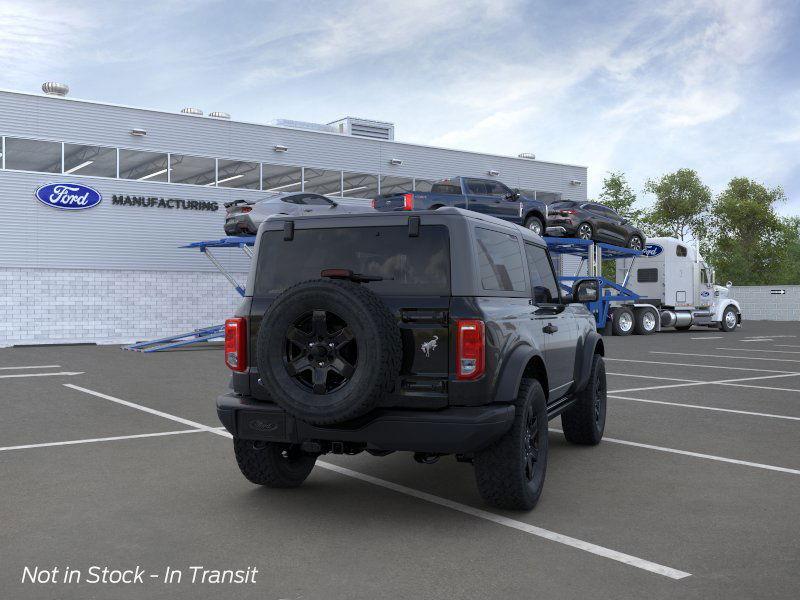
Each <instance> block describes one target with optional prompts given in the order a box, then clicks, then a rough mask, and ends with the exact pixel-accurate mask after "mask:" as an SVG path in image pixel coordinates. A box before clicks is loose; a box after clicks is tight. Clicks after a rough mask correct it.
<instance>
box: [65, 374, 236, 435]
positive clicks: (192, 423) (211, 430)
mask: <svg viewBox="0 0 800 600" xmlns="http://www.w3.org/2000/svg"><path fill="white" fill-rule="evenodd" d="M63 385H64V387H68V388H70V389H73V390H77V391H79V392H83V393H84V394H90V395H92V396H97V397H98V398H103V400H108V401H110V402H116V403H117V404H122V405H123V406H128V407H130V408H135V409H137V410H141V411H143V412H146V413H150V414H151V415H156V416H158V417H163V418H165V419H170V420H171V421H175V422H176V423H182V424H183V425H188V426H189V427H196V428H197V429H202V430H203V431H208V432H209V433H216V434H219V433H220V431H219V429H217V428H215V427H209V426H208V425H203V424H202V423H198V422H197V421H190V420H189V419H184V418H183V417H178V416H175V415H171V414H169V413H165V412H161V411H160V410H156V409H155V408H150V407H149V406H142V405H141V404H136V403H135V402H128V401H127V400H122V399H120V398H115V397H114V396H109V395H108V394H101V393H100V392H95V391H94V390H90V389H87V388H83V387H80V386H78V385H73V384H71V383H65V384H63ZM226 433H227V432H226Z"/></svg>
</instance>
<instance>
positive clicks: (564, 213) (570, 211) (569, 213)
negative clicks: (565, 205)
mask: <svg viewBox="0 0 800 600" xmlns="http://www.w3.org/2000/svg"><path fill="white" fill-rule="evenodd" d="M577 212H578V211H577V210H572V209H570V210H562V211H561V214H562V215H564V216H565V217H566V216H569V215H574V214H575V213H577Z"/></svg>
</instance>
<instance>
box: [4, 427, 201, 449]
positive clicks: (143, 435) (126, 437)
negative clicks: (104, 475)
mask: <svg viewBox="0 0 800 600" xmlns="http://www.w3.org/2000/svg"><path fill="white" fill-rule="evenodd" d="M203 432H204V430H203V429H196V428H195V429H181V430H180V431H160V432H158V433H139V434H136V435H117V436H114V437H104V438H89V439H85V440H68V441H66V442H45V443H44V444H25V445H24V446H5V447H2V448H0V452H7V451H9V450H26V449H28V448H47V447H49V446H72V445H74V444H93V443H95V442H116V441H117V440H135V439H138V438H150V437H160V436H164V435H181V434H183V433H203Z"/></svg>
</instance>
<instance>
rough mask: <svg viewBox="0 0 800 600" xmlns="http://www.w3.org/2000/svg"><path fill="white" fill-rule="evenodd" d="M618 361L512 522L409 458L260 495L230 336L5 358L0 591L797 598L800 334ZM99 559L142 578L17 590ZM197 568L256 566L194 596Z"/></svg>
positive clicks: (620, 347)
mask: <svg viewBox="0 0 800 600" xmlns="http://www.w3.org/2000/svg"><path fill="white" fill-rule="evenodd" d="M606 354H607V371H608V373H609V394H610V398H609V407H608V420H607V425H606V439H605V440H604V441H603V443H602V444H601V445H600V446H598V447H595V448H583V447H575V446H571V445H569V444H567V443H566V442H565V441H564V439H563V437H562V435H561V434H560V433H559V432H558V428H559V427H560V420H558V419H557V420H555V421H553V422H552V423H551V427H552V429H551V434H550V444H551V446H550V448H551V454H550V462H549V466H548V473H547V481H546V484H545V491H544V494H543V497H542V499H541V501H540V502H539V505H538V506H537V508H536V509H535V510H534V511H532V512H530V513H513V512H503V511H495V510H492V509H489V508H487V507H486V506H485V505H483V503H482V502H481V500H480V498H479V497H478V493H477V490H476V488H475V484H474V480H473V474H472V469H471V468H469V467H468V466H467V465H464V464H459V463H456V461H455V460H454V459H452V458H444V459H442V460H441V461H439V462H438V463H437V464H435V465H419V464H416V463H415V462H413V461H412V460H411V457H410V455H409V454H405V453H403V454H393V455H391V456H388V457H385V458H376V457H372V456H369V455H366V454H362V455H358V456H353V457H350V456H326V457H323V458H322V459H321V460H320V462H319V463H318V466H317V467H316V468H315V469H314V471H313V473H312V474H311V476H310V478H309V480H308V481H307V483H306V484H305V485H304V486H303V487H301V488H299V489H295V490H269V489H260V488H257V487H256V486H253V485H252V484H250V483H248V482H247V481H246V480H245V479H244V478H243V477H242V476H241V475H240V474H239V472H238V469H237V468H236V464H235V461H234V458H233V451H232V447H231V441H230V439H228V438H227V437H226V434H224V432H222V431H221V430H220V429H219V422H218V421H217V418H216V413H215V409H214V399H215V396H216V395H217V393H219V392H221V391H224V389H225V387H226V385H227V379H228V375H227V370H226V369H225V367H224V365H223V363H222V352H221V349H220V348H219V347H207V348H202V349H196V350H186V351H180V352H170V353H158V354H149V355H143V354H137V353H132V352H125V351H122V350H120V349H119V348H117V347H109V346H99V347H98V346H54V347H27V348H9V349H3V350H0V390H1V391H2V393H0V414H1V415H2V418H0V481H1V482H2V488H1V489H2V492H0V523H2V527H0V537H1V538H2V539H1V540H0V542H1V543H0V591H1V593H0V596H2V597H3V598H14V599H24V598H36V599H49V598H61V599H64V598H81V599H83V598H162V597H163V598H167V597H169V598H193V599H196V598H276V599H277V598H290V599H299V598H303V599H309V598H320V599H339V598H348V599H354V598H365V599H366V598H392V599H395V598H398V599H399V598H409V599H411V598H413V599H415V600H418V599H423V598H426V599H427V598H442V599H445V598H446V599H451V598H510V597H524V598H548V597H549V598H615V599H621V598H637V599H641V598H648V600H655V599H661V598H664V599H667V598H669V599H674V598H703V599H706V600H707V599H711V598H725V599H733V598H742V599H752V598H787V599H788V598H797V597H798V590H800V568H798V567H800V502H798V500H797V499H798V497H799V495H800V323H772V322H746V323H745V327H744V328H743V329H741V330H738V331H736V332H735V333H731V334H724V333H721V332H718V331H715V330H714V331H712V330H707V329H696V330H692V331H690V332H684V333H677V332H670V333H662V334H659V335H656V336H649V337H639V336H634V337H630V338H606ZM92 565H98V566H100V567H102V566H104V565H107V566H109V567H112V568H117V569H133V568H134V567H135V566H137V565H138V566H140V567H141V568H143V569H145V571H146V573H147V575H145V576H144V581H143V583H132V584H123V583H119V584H111V583H108V584H91V583H87V582H86V581H83V582H82V583H67V584H65V583H63V582H57V583H30V582H29V581H27V582H25V583H22V577H23V573H24V569H25V567H29V568H33V567H34V566H38V567H40V568H41V569H50V568H52V567H54V566H58V567H60V569H61V575H59V576H61V577H63V572H64V571H65V570H66V569H67V568H71V569H77V570H80V571H81V572H82V574H83V576H84V579H85V578H86V571H87V569H88V568H89V567H90V566H92ZM192 566H202V567H204V568H207V569H240V570H245V569H248V568H250V567H256V568H257V569H258V574H257V575H256V576H255V583H252V582H247V583H238V584H237V583H220V584H214V583H209V582H206V583H195V584H192V583H191V582H190V580H189V576H190V574H191V570H190V567H192ZM167 569H172V570H173V572H174V571H180V572H181V573H182V574H183V578H182V580H181V582H180V583H178V582H173V583H165V582H164V581H163V579H164V572H165V570H167ZM151 574H152V575H155V577H150V575H151ZM57 578H58V577H57Z"/></svg>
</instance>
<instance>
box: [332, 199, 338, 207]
mask: <svg viewBox="0 0 800 600" xmlns="http://www.w3.org/2000/svg"><path fill="white" fill-rule="evenodd" d="M337 206H339V203H338V202H335V201H334V200H331V208H336V207H337Z"/></svg>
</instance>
